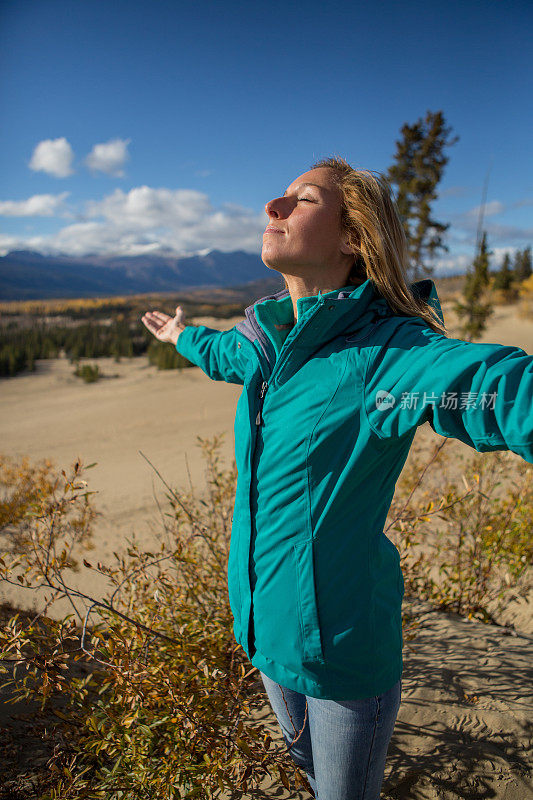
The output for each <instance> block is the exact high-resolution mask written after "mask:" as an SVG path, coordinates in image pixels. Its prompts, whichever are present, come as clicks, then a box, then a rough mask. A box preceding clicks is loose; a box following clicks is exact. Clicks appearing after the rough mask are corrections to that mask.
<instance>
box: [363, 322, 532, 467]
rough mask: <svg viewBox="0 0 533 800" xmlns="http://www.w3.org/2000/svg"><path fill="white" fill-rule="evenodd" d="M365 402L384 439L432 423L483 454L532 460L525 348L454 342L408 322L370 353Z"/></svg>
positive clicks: (529, 371)
mask: <svg viewBox="0 0 533 800" xmlns="http://www.w3.org/2000/svg"><path fill="white" fill-rule="evenodd" d="M364 405H365V411H366V414H367V419H368V422H369V424H370V427H371V428H372V430H373V431H374V433H376V434H377V435H378V436H379V438H381V439H388V438H391V437H392V438H399V437H401V436H403V435H405V434H407V433H408V432H411V433H412V432H413V431H414V429H415V428H416V427H417V426H418V425H422V424H423V423H424V422H429V424H430V425H431V427H432V428H433V430H434V431H435V432H436V433H439V434H441V435H442V436H448V437H452V438H456V439H460V440H461V441H462V442H464V443H465V444H468V445H470V447H473V448H474V449H475V450H478V451H479V452H485V451H490V450H512V451H513V452H514V453H516V454H517V455H519V456H521V457H522V458H523V459H525V461H528V462H530V463H533V356H530V355H527V353H526V352H525V351H524V350H522V349H521V348H519V347H508V346H505V345H501V344H481V343H474V342H467V341H464V340H462V339H451V338H448V337H446V336H444V335H443V334H440V333H437V332H435V331H433V330H432V329H431V328H430V327H429V326H427V325H426V323H424V322H423V320H419V319H417V318H412V319H406V320H405V321H403V322H402V323H401V324H400V325H398V326H397V327H396V329H395V332H394V333H393V334H392V336H390V337H389V338H388V340H386V341H384V342H383V343H381V344H379V345H375V346H374V347H372V348H370V351H369V353H368V360H367V364H366V372H365V381H364Z"/></svg>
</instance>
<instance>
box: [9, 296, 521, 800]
mask: <svg viewBox="0 0 533 800" xmlns="http://www.w3.org/2000/svg"><path fill="white" fill-rule="evenodd" d="M444 313H445V318H446V321H447V323H448V326H449V332H450V335H452V336H457V335H458V334H457V329H456V326H455V320H454V318H453V315H452V313H451V311H450V310H449V309H448V308H447V307H446V306H444ZM195 321H196V322H199V323H202V324H207V325H210V326H212V327H221V328H226V327H230V326H231V325H232V324H234V323H235V321H236V320H227V321H226V320H225V321H216V320H213V319H211V318H202V319H196V320H195ZM482 341H485V342H499V343H501V344H509V345H516V346H519V347H522V348H523V349H524V350H525V351H526V352H527V353H533V321H530V320H523V319H520V318H519V317H518V316H517V315H516V310H515V308H513V307H500V308H498V309H497V310H496V313H495V314H494V316H493V318H492V320H491V322H490V325H489V327H488V330H487V332H486V334H485V335H484V336H483V337H482ZM91 361H92V360H91ZM98 363H99V366H100V369H101V371H103V373H104V375H105V376H106V378H105V379H104V380H101V381H98V382H96V383H94V384H85V383H83V382H82V381H80V380H79V379H78V378H76V377H75V376H74V375H73V374H72V372H73V367H72V365H71V364H70V363H69V362H68V360H66V359H53V360H43V361H39V362H38V363H37V370H36V372H35V373H32V374H22V375H19V376H16V377H14V378H8V379H1V380H0V442H1V445H0V450H1V451H2V452H3V453H5V454H7V455H9V456H17V457H19V456H22V455H29V456H30V458H31V459H32V460H40V459H44V458H50V459H52V460H53V461H54V462H55V463H56V465H57V466H58V467H62V468H68V466H69V465H70V464H71V463H73V461H74V460H75V459H77V458H81V459H82V460H83V462H85V463H86V464H89V463H91V462H94V461H96V462H97V466H95V467H94V468H92V469H91V470H90V471H89V472H88V473H87V476H86V477H87V479H88V480H89V488H90V489H91V490H96V491H97V492H98V494H97V495H95V496H93V497H94V498H96V500H95V502H96V506H97V508H98V509H99V511H101V513H102V516H101V517H100V518H99V520H98V521H97V524H96V526H95V537H94V542H95V545H96V549H95V551H93V553H91V558H92V559H94V560H96V558H99V559H101V560H102V561H103V562H104V563H105V562H106V561H112V560H113V555H112V554H113V551H117V552H118V551H120V550H121V549H122V548H123V547H125V546H126V537H131V536H132V534H135V536H136V538H137V540H138V541H140V542H141V543H143V544H146V546H149V545H150V544H151V543H153V536H154V533H155V532H156V531H158V530H161V529H162V522H161V518H160V511H159V509H158V506H157V502H156V501H159V503H160V504H161V505H162V506H165V502H166V500H165V493H166V489H165V487H164V486H163V485H162V483H161V481H160V480H159V478H158V477H157V475H156V474H155V472H154V471H153V469H152V467H150V465H149V464H148V463H147V461H146V460H145V458H144V457H143V456H142V453H144V455H145V456H146V457H147V458H148V459H149V460H150V461H151V462H152V464H153V465H154V466H155V467H156V468H157V469H158V470H159V471H160V472H161V473H162V475H163V477H164V478H165V480H166V481H167V482H168V483H169V484H170V485H171V486H173V487H178V486H182V487H184V488H185V487H186V486H187V485H188V481H189V474H190V476H191V479H192V481H193V484H194V485H195V487H198V488H200V489H201V486H202V483H203V468H204V464H203V461H202V458H201V454H200V451H199V448H198V447H197V444H196V442H197V439H196V437H197V436H198V435H201V436H202V437H211V436H213V435H215V434H223V435H224V445H223V449H222V452H223V455H224V456H225V457H226V458H227V459H228V463H229V460H230V459H232V458H233V417H234V412H235V406H236V404H237V400H238V397H239V394H240V391H241V387H239V386H234V385H230V384H225V383H223V382H221V383H218V384H217V385H216V386H215V385H214V384H213V382H211V381H210V380H209V379H208V378H207V377H206V376H205V375H204V374H203V373H201V372H200V370H199V369H196V368H193V369H186V370H183V371H181V372H179V373H178V372H176V371H173V370H171V371H168V372H167V371H158V370H157V368H156V367H153V366H150V365H149V364H148V362H147V359H146V358H138V359H133V360H126V359H124V360H123V361H121V362H119V363H116V362H114V361H113V359H99V360H98ZM417 441H421V442H422V443H423V444H425V445H427V447H429V446H430V445H431V444H432V443H434V442H435V441H440V437H436V436H435V434H433V432H432V431H431V429H430V428H429V426H427V425H426V426H423V428H421V429H419V431H418V432H417ZM456 445H457V443H454V446H456ZM460 447H464V450H465V451H469V449H468V448H467V447H466V446H463V445H460ZM76 582H77V585H78V586H79V587H80V588H81V589H83V590H88V591H89V592H90V593H91V594H93V595H98V593H99V592H100V591H103V588H104V587H103V585H100V586H99V585H97V584H95V577H94V574H93V573H91V572H89V571H87V572H86V573H85V572H82V573H81V574H80V575H79V576H78V577H77V578H76ZM0 599H8V600H11V601H12V602H14V603H17V604H19V605H20V606H23V607H26V608H31V607H38V606H39V600H40V598H39V596H38V595H32V596H31V597H28V595H27V594H25V593H24V590H23V589H16V588H14V587H8V586H7V587H6V586H5V587H0ZM530 608H531V606H530V605H528V604H525V603H522V605H521V606H520V607H519V608H518V610H515V612H513V614H512V615H511V618H509V619H507V620H505V621H506V622H513V623H514V624H515V627H516V630H515V631H514V633H513V635H511V634H510V633H509V630H508V629H506V628H501V627H498V626H494V625H483V624H481V623H478V622H465V621H463V620H461V619H459V618H458V617H455V616H454V615H451V614H438V613H435V612H432V611H431V610H430V609H428V608H425V607H421V620H422V624H421V628H420V632H419V634H418V637H417V639H416V641H415V642H413V643H410V645H409V647H406V652H405V672H404V692H403V698H402V705H401V709H400V714H399V717H398V721H397V725H396V729H395V733H394V737H393V740H392V743H391V748H390V752H389V758H388V763H387V771H386V775H385V784H384V794H383V797H387V798H390V800H393V799H394V798H413V800H441V798H442V799H444V800H455V799H456V798H465V799H466V798H468V799H469V800H488V798H496V800H528V798H533V790H532V788H531V784H530V783H528V769H529V770H530V769H531V736H532V734H531V728H530V727H529V728H528V716H529V718H531V707H532V704H531V700H532V697H531V686H532V681H531V664H532V663H533V659H532V656H533V628H532V623H531V613H530ZM59 611H61V608H58V613H59ZM528 686H529V687H530V688H529V689H528ZM263 718H264V720H265V721H266V722H268V724H269V725H271V727H272V731H273V733H274V734H276V733H277V735H278V737H279V732H277V729H276V723H275V720H274V719H273V717H272V714H271V713H270V711H269V708H268V707H267V706H265V710H264V714H263ZM263 790H264V794H263V795H262V796H264V797H277V798H290V797H294V798H296V797H298V798H302V800H303V798H304V797H307V795H305V794H304V793H296V794H291V793H290V792H287V791H286V790H284V789H282V788H280V787H279V786H276V787H272V786H270V787H269V786H268V784H265V786H264V787H263ZM257 796H261V795H259V794H258V795H257Z"/></svg>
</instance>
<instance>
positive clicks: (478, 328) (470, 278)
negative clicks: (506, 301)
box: [455, 231, 493, 341]
mask: <svg viewBox="0 0 533 800" xmlns="http://www.w3.org/2000/svg"><path fill="white" fill-rule="evenodd" d="M490 255H491V252H490V251H489V249H488V247H487V234H486V232H485V231H483V235H482V237H481V242H480V246H479V252H478V254H477V256H476V257H475V259H474V261H473V263H472V266H471V267H470V269H469V270H468V272H467V275H466V280H465V286H464V289H463V298H464V302H462V303H461V302H459V303H456V304H455V311H456V313H457V314H458V315H459V317H462V318H464V322H463V325H462V328H461V336H462V337H463V338H464V339H466V340H467V341H472V340H473V339H477V338H479V336H480V335H481V334H482V333H483V331H484V330H485V326H486V322H487V319H488V317H489V316H490V315H491V314H492V310H493V309H492V305H491V303H490V301H488V300H485V301H484V297H483V295H484V292H485V290H486V289H487V287H488V285H489V256H490Z"/></svg>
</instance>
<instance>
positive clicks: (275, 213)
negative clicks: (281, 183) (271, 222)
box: [265, 197, 285, 219]
mask: <svg viewBox="0 0 533 800" xmlns="http://www.w3.org/2000/svg"><path fill="white" fill-rule="evenodd" d="M284 200H285V198H284V197H276V198H275V199H274V200H269V202H268V203H267V204H266V206H265V211H266V213H267V215H268V216H269V217H273V218H274V219H279V218H280V217H282V216H283V215H284V211H283V201H284Z"/></svg>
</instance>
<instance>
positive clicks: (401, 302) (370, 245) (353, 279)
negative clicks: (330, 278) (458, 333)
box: [311, 156, 447, 335]
mask: <svg viewBox="0 0 533 800" xmlns="http://www.w3.org/2000/svg"><path fill="white" fill-rule="evenodd" d="M318 167H329V168H330V169H331V170H333V172H334V180H335V183H336V185H337V186H338V188H339V189H340V192H341V197H342V199H341V226H342V228H343V230H344V231H345V232H346V233H347V234H348V241H349V244H350V247H351V248H352V249H353V250H354V251H355V252H356V253H357V255H356V257H355V261H354V264H353V266H352V269H351V272H350V275H349V278H348V280H349V282H350V283H353V284H355V285H359V284H361V283H362V282H363V281H365V280H367V278H370V280H371V281H372V283H373V284H374V286H375V288H376V289H377V291H378V292H379V293H380V294H381V296H382V297H384V298H385V300H386V301H387V303H388V305H389V306H390V308H391V309H392V311H393V312H394V313H395V314H401V315H404V316H412V317H421V318H422V319H423V320H424V321H425V322H426V323H427V324H428V325H429V326H430V327H431V328H432V329H433V330H435V331H437V332H438V333H443V334H445V335H447V331H446V326H445V325H444V324H443V322H442V321H441V319H440V317H439V315H438V314H437V312H436V311H435V309H434V308H433V307H432V306H431V305H430V304H429V303H427V302H425V301H424V300H423V299H422V298H419V297H416V296H415V295H414V294H413V292H412V291H411V289H410V288H409V287H408V285H407V265H408V263H409V254H408V248H407V238H406V236H405V231H404V229H403V226H402V223H401V220H400V216H399V213H398V209H397V206H396V203H395V201H394V199H393V196H392V191H391V187H390V184H389V183H388V181H387V180H386V178H385V177H384V176H383V175H381V174H380V173H375V174H374V172H373V171H372V170H360V169H354V168H353V167H351V166H350V165H349V164H348V162H347V161H345V160H344V159H343V158H340V157H336V156H335V157H331V158H324V159H321V160H320V161H317V162H316V163H315V164H313V166H312V167H311V169H316V168H318Z"/></svg>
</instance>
